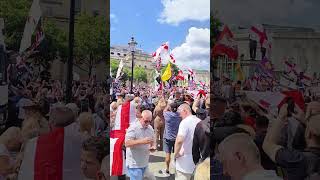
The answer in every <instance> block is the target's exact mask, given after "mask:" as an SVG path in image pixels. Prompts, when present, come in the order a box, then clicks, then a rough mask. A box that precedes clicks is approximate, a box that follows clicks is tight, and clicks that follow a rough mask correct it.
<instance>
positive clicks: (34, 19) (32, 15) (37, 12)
mask: <svg viewBox="0 0 320 180" xmlns="http://www.w3.org/2000/svg"><path fill="white" fill-rule="evenodd" d="M40 17H41V8H40V3H39V0H33V2H32V5H31V9H30V12H29V16H28V18H27V22H26V25H25V27H24V31H23V37H22V40H21V43H20V49H19V52H20V53H22V52H24V51H25V50H26V49H28V48H29V47H30V46H31V38H32V34H33V32H34V31H35V30H36V27H37V24H38V22H39V20H40Z"/></svg>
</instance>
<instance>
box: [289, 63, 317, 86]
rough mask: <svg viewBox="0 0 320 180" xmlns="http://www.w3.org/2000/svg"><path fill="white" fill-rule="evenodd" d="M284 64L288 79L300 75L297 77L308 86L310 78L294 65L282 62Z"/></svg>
mask: <svg viewBox="0 0 320 180" xmlns="http://www.w3.org/2000/svg"><path fill="white" fill-rule="evenodd" d="M284 64H285V73H286V74H287V75H288V76H289V77H290V78H294V77H292V76H294V75H295V76H296V77H299V76H301V75H302V77H299V78H301V79H302V81H303V82H304V83H305V84H310V83H311V79H312V78H311V76H309V75H306V74H305V73H304V72H303V71H302V70H301V69H300V68H299V67H298V66H297V65H296V64H295V63H290V62H289V61H288V60H285V61H284Z"/></svg>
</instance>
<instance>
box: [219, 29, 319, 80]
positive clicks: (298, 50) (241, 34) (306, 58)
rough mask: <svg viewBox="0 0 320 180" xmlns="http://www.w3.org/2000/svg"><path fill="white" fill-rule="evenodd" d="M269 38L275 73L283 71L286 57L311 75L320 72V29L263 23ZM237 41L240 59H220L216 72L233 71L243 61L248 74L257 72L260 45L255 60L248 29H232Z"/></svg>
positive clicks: (244, 69)
mask: <svg viewBox="0 0 320 180" xmlns="http://www.w3.org/2000/svg"><path fill="white" fill-rule="evenodd" d="M263 26H264V28H265V29H266V32H267V35H268V40H269V41H270V42H271V45H272V48H271V52H270V54H269V56H270V60H271V62H272V64H273V66H274V68H275V71H276V72H280V71H283V70H284V68H285V67H284V66H285V64H284V59H285V57H287V58H288V59H289V60H290V61H291V62H292V63H295V64H297V66H298V67H300V68H301V69H302V70H304V71H305V72H307V73H308V74H311V75H312V74H313V73H314V72H319V70H318V68H319V67H320V32H317V31H315V30H314V29H312V28H304V27H288V26H276V25H268V24H264V25H263ZM232 32H233V33H234V37H235V40H236V41H237V44H238V51H239V58H238V60H237V61H229V60H228V59H223V58H222V59H219V60H218V69H217V73H218V74H217V75H218V76H221V75H222V74H224V73H227V74H230V72H232V71H233V70H234V69H235V64H236V63H238V62H240V64H241V66H242V69H243V71H244V73H245V75H246V76H247V77H248V76H250V75H252V74H253V73H254V69H255V64H257V63H259V62H260V60H261V52H260V46H259V43H258V46H257V56H256V60H250V50H249V29H248V28H236V29H232Z"/></svg>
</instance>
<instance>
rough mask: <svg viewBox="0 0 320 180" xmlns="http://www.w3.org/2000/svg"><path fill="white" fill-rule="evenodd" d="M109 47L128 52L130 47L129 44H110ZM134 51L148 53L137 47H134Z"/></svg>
mask: <svg viewBox="0 0 320 180" xmlns="http://www.w3.org/2000/svg"><path fill="white" fill-rule="evenodd" d="M110 49H117V50H121V51H124V52H129V51H130V49H129V46H128V45H111V46H110ZM135 52H136V53H141V54H150V53H148V52H146V51H144V50H142V49H140V48H138V47H136V50H135Z"/></svg>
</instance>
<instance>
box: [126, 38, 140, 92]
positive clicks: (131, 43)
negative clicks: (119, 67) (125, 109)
mask: <svg viewBox="0 0 320 180" xmlns="http://www.w3.org/2000/svg"><path fill="white" fill-rule="evenodd" d="M137 44H138V43H137V42H135V41H134V37H131V40H130V42H129V43H128V45H129V49H130V51H131V56H132V65H131V86H130V93H131V94H133V66H134V51H135V48H136V45H137Z"/></svg>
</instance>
